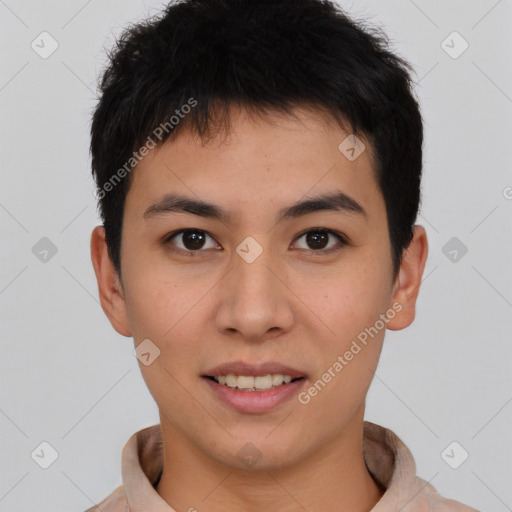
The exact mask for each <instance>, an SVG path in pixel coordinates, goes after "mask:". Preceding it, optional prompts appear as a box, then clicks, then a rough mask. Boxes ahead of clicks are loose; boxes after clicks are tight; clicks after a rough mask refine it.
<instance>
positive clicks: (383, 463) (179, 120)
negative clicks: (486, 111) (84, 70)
mask: <svg viewBox="0 0 512 512" xmlns="http://www.w3.org/2000/svg"><path fill="white" fill-rule="evenodd" d="M408 69H409V67H408V64H407V63H406V62H405V61H403V60H402V59H400V58H399V57H397V56H395V55H393V54H392V53H391V52H389V51H388V50H387V48H386V38H385V36H384V35H383V34H382V33H380V32H378V31H377V30H376V29H369V28H364V27H363V26H362V25H360V24H357V23H356V22H354V21H353V20H351V19H349V18H348V17H347V16H346V15H345V14H344V13H343V12H342V11H341V10H340V9H339V8H338V7H336V5H335V4H333V3H330V2H328V1H321V0H293V1H290V0H286V1H285V0H276V1H269V0H266V1H258V2H255V1H254V0H252V1H249V0H183V1H180V2H177V3H172V4H169V6H168V7H167V9H166V10H165V12H164V13H163V14H162V16H161V17H158V18H155V19H153V20H148V21H147V22H145V23H141V24H138V25H134V26H133V27H131V28H130V29H128V30H126V31H125V33H124V34H123V35H122V37H121V38H120V40H119V42H118V45H117V48H116V49H115V51H113V52H112V53H111V55H110V63H109V66H108V68H107V69H106V71H105V73H104V75H103V79H102V82H101V99H100V102H99V104H98V106H97V108H96V110H95V113H94V118H93V123H92V128H91V136H92V141H91V152H92V166H93V174H94V177H95V179H96V183H97V192H98V199H99V207H100V213H101V216H102V219H103V225H102V226H98V227H97V228H95V229H94V231H93V234H92V238H91V254H92V261H93V265H94V269H95V273H96V277H97V280H98V286H99V294H100V299H101V304H102V307H103V309H104V311H105V313H106V315H107V316H108V318H109V320H110V321H111V323H112V325H113V327H114V328H115V329H116V330H117V332H119V333H120V334H121V335H123V336H127V337H133V339H134V341H135V347H136V353H137V357H138V359H139V363H140V368H141V371H142V374H143V377H144V380H145V382H146V384H147V386H148V389H149V391H150V392H151V394H152V396H153V397H154V399H155V401H156V403H157V405H158V408H159V412H160V424H159V425H155V426H153V427H149V428H147V429H143V430H141V431H139V432H138V433H136V434H134V436H132V438H131V439H130V440H129V441H128V443H127V444H126V446H125V449H124V451H123V460H122V474H123V485H122V486H120V487H118V488H117V489H116V490H115V491H114V492H113V493H112V495H110V496H109V497H108V498H106V499H105V500H104V501H103V502H102V503H100V504H99V505H98V507H97V509H98V510H103V511H121V510H123V511H124V510H130V511H167V512H170V511H189V512H192V511H196V510H197V511H199V512H202V511H208V512H219V511H221V510H222V511H226V510H228V511H237V512H238V511H247V512H259V511H263V510H280V511H285V512H288V511H290V512H291V511H298V510H302V511H304V510H306V511H315V510H329V511H333V510H336V511H337V512H348V511H350V512H366V511H370V510H372V511H375V512H384V511H398V510H401V511H403V512H408V511H409V512H411V511H413V510H414V511H433V510H436V511H448V510H449V511H474V510H475V509H471V508H470V507H467V506H465V505H462V504H461V503H458V502H456V501H453V500H448V499H445V498H443V497H441V496H440V495H439V494H438V493H437V492H436V490H435V489H434V487H432V486H431V485H429V484H427V482H425V481H424V480H422V479H420V478H418V477H417V476H416V470H415V464H414V459H413V457H412V455H411V453H410V451H409V450H408V449H407V447H406V446H405V445H404V444H403V443H402V442H401V441H400V439H399V438H398V437H397V436H396V435H395V434H394V433H393V432H391V431H389V430H387V429H385V428H383V427H381V426H379V425H376V424H373V423H369V422H365V421H364V408H365V398H366V394H367V391H368V388H369V386H370V384H371V381H372V377H373V373H374V371H375V369H376V367H377V363H378V360H379V356H380V352H381V349H382V344H383V341H384V333H385V330H386V329H392V330H398V329H403V328H405V327H407V326H408V325H410V324H411V323H412V322H413V320H414V315H415V303H416V299H417V296H418V293H419V287H420V283H421V277H422V274H423V270H424V266H425V261H426V258H427V251H428V249H427V238H426V233H425V230H424V229H423V227H421V226H417V225H414V222H415V220H416V215H417V212H418V206H419V201H420V182H421V170H422V141H423V128H422V120H421V115H420V111H419V107H418V103H417V101H416V100H415V98H414V96H413V93H412V89H411V80H410V76H409V73H408ZM89 510H96V507H93V508H92V509H89Z"/></svg>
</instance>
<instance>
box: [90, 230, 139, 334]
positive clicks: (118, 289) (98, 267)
mask: <svg viewBox="0 0 512 512" xmlns="http://www.w3.org/2000/svg"><path fill="white" fill-rule="evenodd" d="M91 259H92V264H93V267H94V272H95V274H96V280H97V281H98V290H99V295H100V302H101V307H102V308H103V311H104V312H105V314H106V315H107V317H108V319H109V320H110V323H111V324H112V327H113V328H114V329H115V330H116V331H117V332H118V333H119V334H122V335H123V336H127V337H128V336H131V335H132V334H131V329H130V323H129V321H128V315H127V312H126V301H125V298H124V294H123V291H122V290H123V288H122V284H121V281H120V279H119V276H118V275H117V271H116V270H115V268H114V265H113V263H112V261H111V259H110V256H109V254H108V248H107V242H106V240H105V228H104V227H103V226H96V227H95V228H94V230H93V232H92V235H91Z"/></svg>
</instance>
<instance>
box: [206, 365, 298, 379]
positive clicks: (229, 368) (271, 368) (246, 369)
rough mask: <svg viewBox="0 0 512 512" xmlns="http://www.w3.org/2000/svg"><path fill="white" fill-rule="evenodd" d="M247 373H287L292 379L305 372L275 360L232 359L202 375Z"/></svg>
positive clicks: (254, 374)
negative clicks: (248, 360)
mask: <svg viewBox="0 0 512 512" xmlns="http://www.w3.org/2000/svg"><path fill="white" fill-rule="evenodd" d="M229 374H232V375H247V376H252V377H257V376H260V375H269V374H282V375H289V376H290V377H292V379H296V378H299V377H305V376H306V374H305V373H304V372H302V371H300V370H297V369H296V368H292V367H291V366H286V365H284V364H281V363H279V362H277V361H267V362H264V363H252V364H251V363H246V362H244V361H232V362H230V363H222V364H219V365H218V366H215V367H214V368H211V369H209V370H207V371H206V372H205V373H204V374H203V377H215V376H217V375H229Z"/></svg>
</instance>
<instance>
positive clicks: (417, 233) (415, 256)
mask: <svg viewBox="0 0 512 512" xmlns="http://www.w3.org/2000/svg"><path fill="white" fill-rule="evenodd" d="M427 254H428V241H427V233H426V232H425V228H424V227H423V226H414V236H413V239H412V241H411V243H410V244H409V246H408V247H407V248H406V249H405V250H404V253H403V258H402V263H401V265H400V271H399V273H398V276H397V278H396V280H395V284H394V286H393V300H392V302H393V303H399V304H400V305H401V307H402V309H401V310H400V311H399V313H398V314H397V315H396V316H395V317H394V318H393V319H391V320H390V321H389V322H388V323H387V328H388V329H390V330H392V331H398V330H400V329H404V328H405V327H408V326H409V325H411V324H412V322H413V321H414V316H415V314H416V299H417V298H418V293H419V291H420V285H421V278H422V276H423V270H424V269H425V263H426V261H427Z"/></svg>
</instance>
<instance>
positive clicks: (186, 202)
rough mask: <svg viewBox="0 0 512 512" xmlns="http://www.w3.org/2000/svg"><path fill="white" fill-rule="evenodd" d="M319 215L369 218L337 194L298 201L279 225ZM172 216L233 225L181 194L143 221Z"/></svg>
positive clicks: (224, 214)
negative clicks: (184, 215) (338, 213)
mask: <svg viewBox="0 0 512 512" xmlns="http://www.w3.org/2000/svg"><path fill="white" fill-rule="evenodd" d="M319 211H341V212H345V213H356V214H358V215H361V216H362V217H365V218H366V217H367V212H366V210H365V209H364V208H363V207H362V206H361V205H360V204H359V203H358V202H357V201H356V200H355V199H353V198H352V197H350V196H348V195H347V194H345V193H344V192H340V191H335V192H330V193H325V194H321V195H319V196H315V197H310V198H307V199H304V200H301V201H298V202H296V203H294V204H292V205H291V206H287V207H284V208H282V209H281V210H279V212H278V215H277V221H278V222H281V221H283V220H287V219H292V218H297V217H301V216H303V215H307V214H310V213H313V212H319ZM172 213H192V214H194V215H198V216H200V217H207V218H211V219H217V220H220V221H222V222H225V223H227V222H230V220H231V218H232V214H230V213H229V212H228V211H227V210H225V209H224V208H222V207H221V206H218V205H215V204H212V203H207V202H205V201H203V200H200V199H193V198H190V197H187V196H184V195H180V194H166V195H164V196H163V197H162V198H161V199H160V200H159V201H158V202H157V203H155V204H152V205H151V206H149V207H148V208H147V209H146V211H145V212H144V215H143V218H145V219H147V218H151V217H156V216H160V215H168V214H172Z"/></svg>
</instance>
